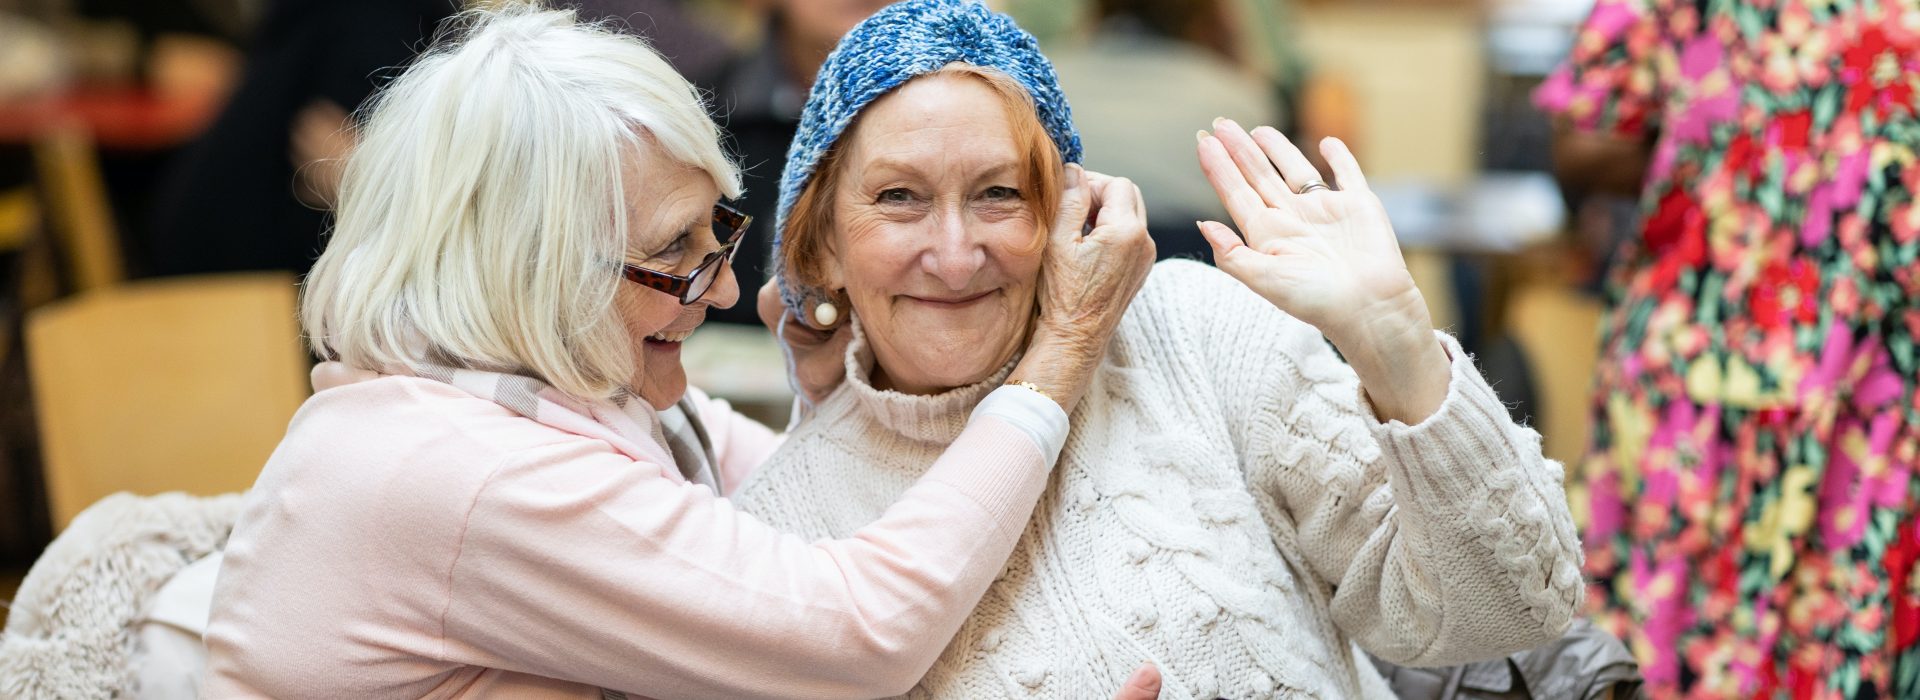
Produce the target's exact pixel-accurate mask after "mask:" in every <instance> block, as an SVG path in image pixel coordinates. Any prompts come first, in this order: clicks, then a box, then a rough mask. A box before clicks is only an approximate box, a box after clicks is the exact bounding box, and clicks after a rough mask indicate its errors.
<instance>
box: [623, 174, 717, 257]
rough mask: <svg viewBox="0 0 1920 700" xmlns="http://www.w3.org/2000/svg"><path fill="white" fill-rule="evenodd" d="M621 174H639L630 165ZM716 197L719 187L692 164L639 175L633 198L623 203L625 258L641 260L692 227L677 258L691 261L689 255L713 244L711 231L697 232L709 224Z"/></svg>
mask: <svg viewBox="0 0 1920 700" xmlns="http://www.w3.org/2000/svg"><path fill="white" fill-rule="evenodd" d="M624 176H625V177H643V175H641V174H640V173H637V172H634V171H633V169H631V168H630V169H629V170H628V172H627V173H626V174H625V175H624ZM719 199H720V188H719V187H717V186H715V185H714V184H713V179H712V177H711V176H709V175H708V174H707V172H706V171H704V170H701V169H699V168H695V167H693V166H688V165H680V167H677V168H674V169H672V170H670V171H669V172H663V173H658V174H656V175H655V176H654V177H652V178H646V179H643V180H642V181H641V184H640V187H639V188H638V193H637V196H636V197H635V199H634V201H631V202H628V203H627V211H628V212H629V214H628V216H629V219H628V224H629V226H630V231H629V233H628V235H627V245H626V256H627V259H628V260H629V261H632V262H644V261H646V260H647V259H648V256H652V255H656V254H658V253H660V252H661V251H662V250H663V249H665V248H667V247H668V246H669V245H670V244H672V243H673V241H674V239H676V238H679V237H680V235H681V234H683V233H686V232H688V231H692V232H694V233H695V235H694V236H693V237H692V238H691V239H690V240H689V241H688V246H687V254H686V255H684V256H682V258H683V259H682V260H680V262H681V263H683V264H685V265H691V264H693V263H691V262H689V261H688V259H689V258H691V259H692V260H694V261H697V260H698V258H699V257H700V256H704V255H705V254H706V253H707V252H710V251H709V249H710V248H712V247H713V246H712V245H711V244H710V240H711V239H712V236H711V235H708V236H706V237H705V238H706V239H707V240H702V237H701V236H700V235H699V234H700V233H701V232H703V231H705V230H707V229H709V228H710V227H711V226H712V225H713V205H714V203H715V202H717V201H719ZM635 214H638V216H635Z"/></svg>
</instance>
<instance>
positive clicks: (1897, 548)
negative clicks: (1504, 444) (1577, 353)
mask: <svg viewBox="0 0 1920 700" xmlns="http://www.w3.org/2000/svg"><path fill="white" fill-rule="evenodd" d="M1917 90H1920V3H1916V2H1914V0H1887V1H1883V2H1860V1H1855V0H1839V1H1837V2H1818V1H1810V0H1770V1H1761V0H1733V1H1728V2H1712V3H1707V2H1685V1H1681V0H1601V2H1600V3H1599V4H1598V5H1597V6H1596V7H1595V8H1594V10H1593V13H1592V15H1591V16H1590V18H1589V19H1588V20H1587V22H1586V24H1585V26H1584V27H1583V28H1582V29H1581V31H1580V33H1579V36H1578V39H1577V42H1576V44H1575V47H1574V50H1573V54H1572V56H1571V58H1570V59H1569V61H1568V63H1567V64H1566V65H1565V66H1564V67H1563V68H1562V70H1561V71H1559V72H1558V73H1557V74H1555V75H1554V76H1553V77H1552V78H1551V79H1550V80H1549V81H1548V83H1547V84H1546V85H1545V86H1543V88H1542V89H1541V91H1540V92H1539V93H1538V96H1537V97H1538V100H1539V102H1540V103H1541V104H1542V105H1543V106H1544V107H1546V108H1547V109H1549V110H1551V111H1553V112H1554V113H1556V114H1557V115H1558V116H1559V119H1560V121H1561V124H1562V136H1561V142H1560V143H1559V144H1558V146H1557V147H1556V151H1557V154H1556V157H1557V159H1558V161H1559V162H1558V163H1557V165H1556V169H1557V170H1558V171H1559V172H1560V174H1561V176H1562V178H1563V180H1564V181H1565V182H1566V183H1567V184H1568V185H1569V186H1570V187H1572V188H1574V189H1576V190H1578V189H1582V188H1615V189H1628V190H1636V191H1638V192H1639V193H1640V197H1641V209H1642V212H1643V213H1644V215H1645V217H1646V218H1645V223H1644V226H1643V229H1642V235H1641V236H1640V237H1639V240H1638V241H1637V242H1636V244H1635V245H1634V246H1633V248H1632V249H1631V250H1629V251H1627V252H1626V253H1625V254H1623V255H1622V256H1621V261H1622V262H1621V263H1620V264H1619V265H1617V267H1616V269H1614V270H1613V271H1612V274H1611V278H1610V283H1609V286H1608V294H1607V297H1608V303H1609V304H1610V309H1609V312H1608V316H1607V317H1606V321H1605V323H1604V327H1603V329H1602V338H1601V344H1602V347H1601V355H1600V367H1599V370H1598V375H1597V377H1596V382H1595V384H1596V387H1598V389H1597V393H1596V396H1595V398H1594V407H1593V410H1594V413H1593V415H1594V419H1595V421H1596V422H1597V425H1596V426H1595V430H1594V433H1593V434H1594V440H1593V444H1592V446H1591V449H1590V452H1589V454H1588V457H1587V459H1586V460H1585V463H1584V464H1582V465H1581V468H1580V470H1579V471H1580V475H1579V478H1578V480H1577V481H1579V482H1583V484H1584V488H1585V489H1586V490H1587V496H1588V499H1587V502H1586V504H1585V505H1587V508H1586V510H1587V511H1588V513H1587V525H1586V527H1587V531H1586V542H1587V560H1586V561H1587V569H1588V573H1589V574H1590V575H1591V576H1592V577H1593V584H1592V589H1591V594H1590V595H1588V596H1587V599H1588V601H1590V602H1591V603H1592V604H1593V607H1594V611H1595V613H1596V614H1597V615H1598V617H1599V620H1600V621H1601V622H1602V623H1603V624H1604V625H1605V626H1607V627H1608V628H1610V629H1612V630H1613V631H1614V632H1616V633H1618V634H1620V635H1621V636H1622V637H1624V638H1625V639H1627V640H1629V642H1630V644H1631V646H1632V647H1633V648H1634V650H1635V652H1636V654H1637V656H1638V657H1639V660H1640V662H1641V664H1642V667H1643V670H1644V672H1645V674H1646V677H1647V681H1648V683H1649V688H1650V689H1651V691H1652V693H1653V695H1655V696H1656V697H1681V696H1686V697H1711V698H1735V697H1742V698H1744V697H1786V696H1791V697H1794V698H1809V697H1817V698H1836V697H1852V698H1874V697H1881V698H1888V697H1893V698H1915V697H1920V575H1917V574H1920V569H1917V568H1916V567H1917V566H1920V478H1916V476H1920V475H1916V474H1915V469H1916V466H1917V461H1920V455H1916V453H1917V452H1920V393H1917V392H1916V391H1915V388H1916V384H1917V383H1920V378H1917V377H1920V365H1917V364H1916V363H1917V362H1920V358H1917V357H1916V348H1915V338H1916V336H1920V301H1916V298H1917V297H1920V260H1917V259H1916V253H1920V206H1917V205H1916V203H1915V201H1914V194H1913V193H1914V192H1915V190H1916V188H1917V187H1920V158H1917V157H1916V149H1917V148H1920V120H1917V119H1916V116H1915V115H1916V111H1920V103H1917V102H1916V98H1915V95H1916V91H1917ZM1642 166H1644V169H1641V167H1642Z"/></svg>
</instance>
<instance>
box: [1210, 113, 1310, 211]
mask: <svg viewBox="0 0 1920 700" xmlns="http://www.w3.org/2000/svg"><path fill="white" fill-rule="evenodd" d="M1213 136H1214V138H1217V139H1220V145H1222V146H1226V148H1227V154H1228V155H1231V156H1233V162H1234V164H1235V165H1238V166H1239V167H1240V172H1241V174H1243V175H1245V176H1246V178H1247V182H1248V183H1249V184H1252V185H1253V189H1254V191H1256V192H1259V193H1260V198H1261V199H1264V200H1266V201H1267V204H1268V205H1272V206H1278V205H1279V204H1280V203H1281V202H1283V201H1285V200H1286V199H1287V198H1288V197H1292V196H1293V190H1291V189H1288V188H1287V182H1286V181H1285V180H1282V179H1280V171H1279V170H1276V169H1275V168H1274V166H1273V161H1272V160H1269V159H1268V158H1267V154H1266V152H1264V151H1261V150H1260V144H1257V143H1254V141H1253V137H1252V136H1250V135H1248V134H1247V131H1246V130H1245V129H1242V128H1240V125H1239V124H1238V123H1235V122H1234V121H1233V120H1232V119H1227V118H1224V117H1223V118H1220V119H1215V120H1213Z"/></svg>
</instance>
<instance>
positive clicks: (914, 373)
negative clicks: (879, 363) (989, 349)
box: [881, 348, 1006, 394]
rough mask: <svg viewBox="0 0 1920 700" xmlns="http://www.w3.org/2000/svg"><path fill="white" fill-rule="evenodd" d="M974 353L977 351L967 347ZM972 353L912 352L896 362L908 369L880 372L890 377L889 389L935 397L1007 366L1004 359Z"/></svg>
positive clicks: (970, 383) (981, 378)
mask: <svg viewBox="0 0 1920 700" xmlns="http://www.w3.org/2000/svg"><path fill="white" fill-rule="evenodd" d="M969 350H974V351H977V350H978V348H969ZM973 354H974V353H972V352H967V351H955V352H950V353H938V352H933V353H915V356H913V357H910V358H906V360H905V361H904V362H900V363H897V364H899V365H902V366H905V367H907V368H908V371H905V372H892V371H889V370H888V368H887V367H885V366H883V367H881V371H882V372H884V373H885V374H886V376H887V377H888V378H890V380H891V381H890V382H889V383H890V384H892V386H891V387H889V388H892V389H894V390H896V391H900V392H902V393H907V394H937V393H940V392H943V391H947V390H949V389H957V388H959V387H963V386H969V385H973V384H978V383H980V382H983V381H986V380H987V378H988V377H991V376H993V373H994V372H995V371H997V370H999V369H1000V366H1001V365H1004V364H1006V360H1005V359H999V360H995V359H994V358H988V357H973V356H970V355H973Z"/></svg>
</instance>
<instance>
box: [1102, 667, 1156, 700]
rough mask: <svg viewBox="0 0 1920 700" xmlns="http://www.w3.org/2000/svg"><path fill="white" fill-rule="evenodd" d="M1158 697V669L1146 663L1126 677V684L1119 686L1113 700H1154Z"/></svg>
mask: <svg viewBox="0 0 1920 700" xmlns="http://www.w3.org/2000/svg"><path fill="white" fill-rule="evenodd" d="M1158 697H1160V669H1159V668H1158V667H1156V666H1154V665H1153V664H1151V663H1148V664H1145V665H1142V666H1141V667H1140V668H1139V669H1138V670H1135V671H1134V672H1133V675H1131V676H1127V682H1126V683H1123V684H1121V686H1120V692H1118V693H1114V695H1113V700H1155V699H1156V698H1158Z"/></svg>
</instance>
